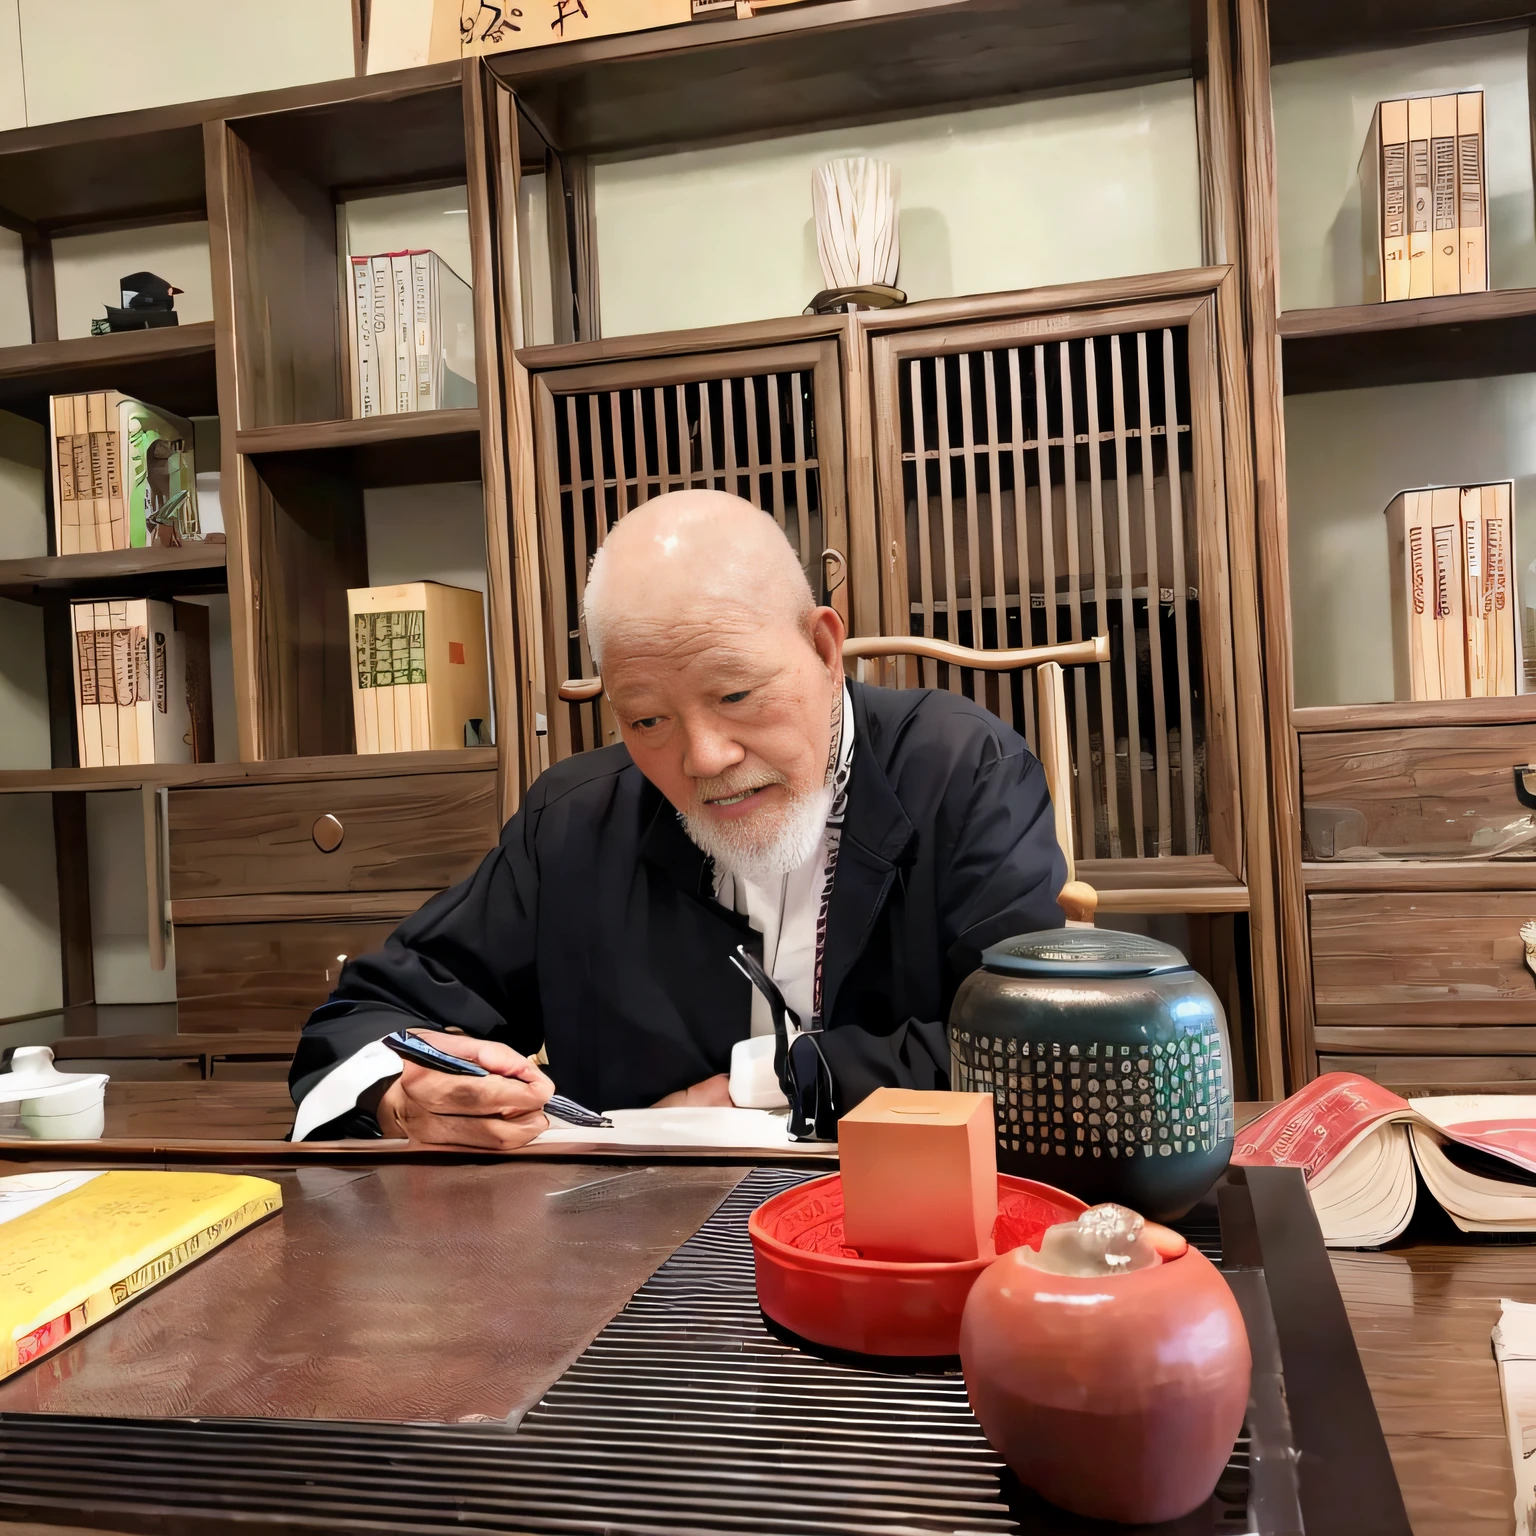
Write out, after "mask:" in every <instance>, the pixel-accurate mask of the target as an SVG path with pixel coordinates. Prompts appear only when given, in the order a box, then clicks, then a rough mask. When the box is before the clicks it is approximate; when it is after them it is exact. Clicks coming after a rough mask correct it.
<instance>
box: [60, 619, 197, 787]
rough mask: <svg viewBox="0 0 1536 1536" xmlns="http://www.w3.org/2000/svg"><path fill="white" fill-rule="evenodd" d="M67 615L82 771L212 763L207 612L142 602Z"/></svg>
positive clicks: (77, 737) (76, 728) (77, 736)
mask: <svg viewBox="0 0 1536 1536" xmlns="http://www.w3.org/2000/svg"><path fill="white" fill-rule="evenodd" d="M70 612H71V618H72V626H73V629H74V636H75V645H74V674H75V733H76V739H77V743H78V746H79V751H80V766H81V767H82V768H116V767H124V766H128V765H132V764H137V763H207V762H211V761H212V760H213V693H212V685H211V679H210V674H209V670H208V610H207V609H206V608H203V607H201V606H200V605H198V604H197V603H179V602H175V601H171V602H160V601H156V600H154V599H152V598H143V597H141V598H117V599H106V600H102V601H98V602H79V603H71V604H70Z"/></svg>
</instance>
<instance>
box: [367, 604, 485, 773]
mask: <svg viewBox="0 0 1536 1536" xmlns="http://www.w3.org/2000/svg"><path fill="white" fill-rule="evenodd" d="M347 612H348V615H349V617H350V619H351V623H352V645H353V661H354V665H353V668H352V707H353V720H354V724H355V727H356V736H357V750H358V751H359V752H425V751H428V750H433V749H437V748H445V747H475V746H489V745H490V732H489V729H488V724H487V722H488V719H489V716H490V712H491V688H490V673H489V669H488V668H487V666H486V659H485V609H484V604H483V600H482V598H481V596H480V594H479V593H478V592H476V591H474V590H472V589H470V588H467V587H448V586H443V585H441V584H440V583H438V582H435V581H412V582H406V583H404V584H403V585H400V586H393V587H356V588H354V589H353V590H352V591H350V592H348V593H347Z"/></svg>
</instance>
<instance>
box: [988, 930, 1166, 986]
mask: <svg viewBox="0 0 1536 1536" xmlns="http://www.w3.org/2000/svg"><path fill="white" fill-rule="evenodd" d="M981 963H982V964H983V965H984V966H985V967H986V968H987V969H988V970H989V971H996V972H999V973H1000V974H1002V975H1004V976H1051V977H1055V978H1056V979H1058V980H1061V979H1063V978H1068V977H1082V978H1084V979H1085V980H1086V979H1088V978H1090V977H1103V976H1158V975H1162V974H1163V973H1165V972H1167V971H1187V970H1188V969H1189V961H1188V960H1186V959H1185V958H1184V956H1183V955H1181V954H1180V953H1179V952H1178V950H1176V949H1175V948H1174V947H1173V945H1171V944H1164V943H1163V942H1162V941H1161V940H1160V939H1149V938H1145V937H1144V936H1143V935H1141V934H1139V933H1118V932H1116V931H1115V930H1114V929H1113V928H1048V929H1046V930H1045V931H1044V932H1043V933H1023V934H1020V935H1019V936H1018V937H1017V938H1013V939H1004V940H1003V942H1002V943H1001V944H994V945H993V946H992V948H991V949H989V950H986V951H985V952H984V953H983V954H982V957H981Z"/></svg>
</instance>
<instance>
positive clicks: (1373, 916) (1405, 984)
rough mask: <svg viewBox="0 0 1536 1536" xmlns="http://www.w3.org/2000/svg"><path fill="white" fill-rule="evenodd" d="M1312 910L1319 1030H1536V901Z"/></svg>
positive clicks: (1447, 900) (1326, 900)
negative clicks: (1534, 964)
mask: <svg viewBox="0 0 1536 1536" xmlns="http://www.w3.org/2000/svg"><path fill="white" fill-rule="evenodd" d="M1308 905H1309V907H1310V910H1311V921H1312V979H1313V988H1314V995H1315V997H1316V1003H1317V1023H1318V1028H1319V1029H1321V1028H1322V1027H1323V1026H1325V1025H1329V1024H1345V1025H1354V1026H1361V1025H1370V1024H1376V1025H1381V1026H1382V1027H1384V1028H1390V1029H1392V1030H1393V1031H1394V1032H1395V1033H1396V1034H1398V1035H1401V1034H1403V1033H1404V1032H1406V1031H1407V1030H1408V1029H1410V1028H1411V1027H1413V1026H1414V1025H1419V1024H1433V1025H1467V1026H1474V1027H1475V1026H1479V1025H1484V1026H1486V1025H1494V1024H1501V1025H1508V1024H1528V1025H1536V977H1533V976H1532V974H1531V972H1530V970H1529V969H1528V968H1527V966H1526V964H1525V945H1524V943H1523V942H1522V940H1521V938H1520V929H1521V927H1522V926H1523V925H1524V924H1526V923H1528V922H1530V921H1531V920H1532V919H1533V918H1536V891H1533V892H1530V893H1528V894H1527V893H1523V892H1518V891H1514V892H1510V891H1495V892H1489V891H1434V892H1413V893H1396V892H1393V893H1367V894H1360V895H1326V896H1313V897H1311V898H1310V900H1309V903H1308ZM1532 1036H1533V1043H1536V1030H1533V1031H1532Z"/></svg>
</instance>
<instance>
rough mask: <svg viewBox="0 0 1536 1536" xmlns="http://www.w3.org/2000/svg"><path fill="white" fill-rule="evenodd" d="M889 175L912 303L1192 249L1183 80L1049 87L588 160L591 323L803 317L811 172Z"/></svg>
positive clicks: (1099, 272)
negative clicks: (877, 161)
mask: <svg viewBox="0 0 1536 1536" xmlns="http://www.w3.org/2000/svg"><path fill="white" fill-rule="evenodd" d="M849 154H872V155H876V156H878V157H880V158H882V159H885V160H889V161H891V162H892V163H893V164H894V165H896V166H897V167H898V168H899V169H900V172H901V227H900V233H901V272H900V276H899V278H898V283H899V284H900V286H901V287H902V288H903V289H905V291H906V292H907V294H908V296H909V297H910V298H912V299H929V298H946V297H950V296H952V295H956V294H966V293H987V292H993V291H998V290H1005V289H1012V288H1027V287H1033V286H1035V285H1037V284H1042V283H1060V282H1075V281H1080V280H1084V279H1088V278H1097V277H1112V276H1119V275H1125V274H1129V273H1137V272H1160V271H1165V270H1168V269H1170V268H1177V267H1188V266H1197V265H1199V262H1200V179H1199V165H1198V159H1197V155H1196V146H1195V117H1194V94H1193V88H1192V87H1191V85H1190V83H1189V82H1188V81H1174V82H1171V83H1168V84H1163V85H1154V86H1143V87H1137V88H1135V89H1131V90H1116V91H1102V92H1095V93H1091V94H1085V95H1079V96H1056V97H1050V98H1044V99H1036V100H1031V101H1025V102H1018V103H1015V104H1013V105H1010V106H1003V107H987V108H984V109H981V110H977V111H971V112H956V113H946V114H941V115H936V116H933V117H924V118H918V119H914V120H911V121H906V122H898V123H887V124H883V125H880V126H878V127H869V128H850V129H839V130H835V131H830V132H824V133H810V134H797V135H793V136H790V137H786V138H778V139H770V140H767V141H765V142H761V143H755V144H738V145H732V146H729V147H726V148H719V149H707V150H690V151H686V152H683V153H678V154H668V155H658V156H655V157H652V158H647V159H638V160H621V161H609V162H600V163H599V164H598V165H597V166H596V168H595V183H596V206H597V238H598V272H599V279H600V283H601V305H602V330H603V334H604V335H605V336H618V335H626V334H635V333H638V332H645V331H655V330H668V329H672V328H682V327H688V326H697V325H714V324H723V323H728V322H733V321H741V320H758V319H766V318H770V317H773V316H779V315H793V314H799V313H800V311H801V310H802V309H804V307H805V305H806V304H807V303H808V302H809V300H810V299H811V297H812V296H813V295H814V294H815V293H816V292H817V291H818V290H820V289H821V288H822V287H824V286H825V284H824V283H823V280H822V274H821V267H820V264H819V262H818V260H817V257H816V234H815V225H814V222H813V220H812V217H811V172H812V170H813V168H814V167H815V166H817V165H818V164H820V163H821V162H822V161H824V160H827V159H829V158H831V157H833V156H837V155H849Z"/></svg>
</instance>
